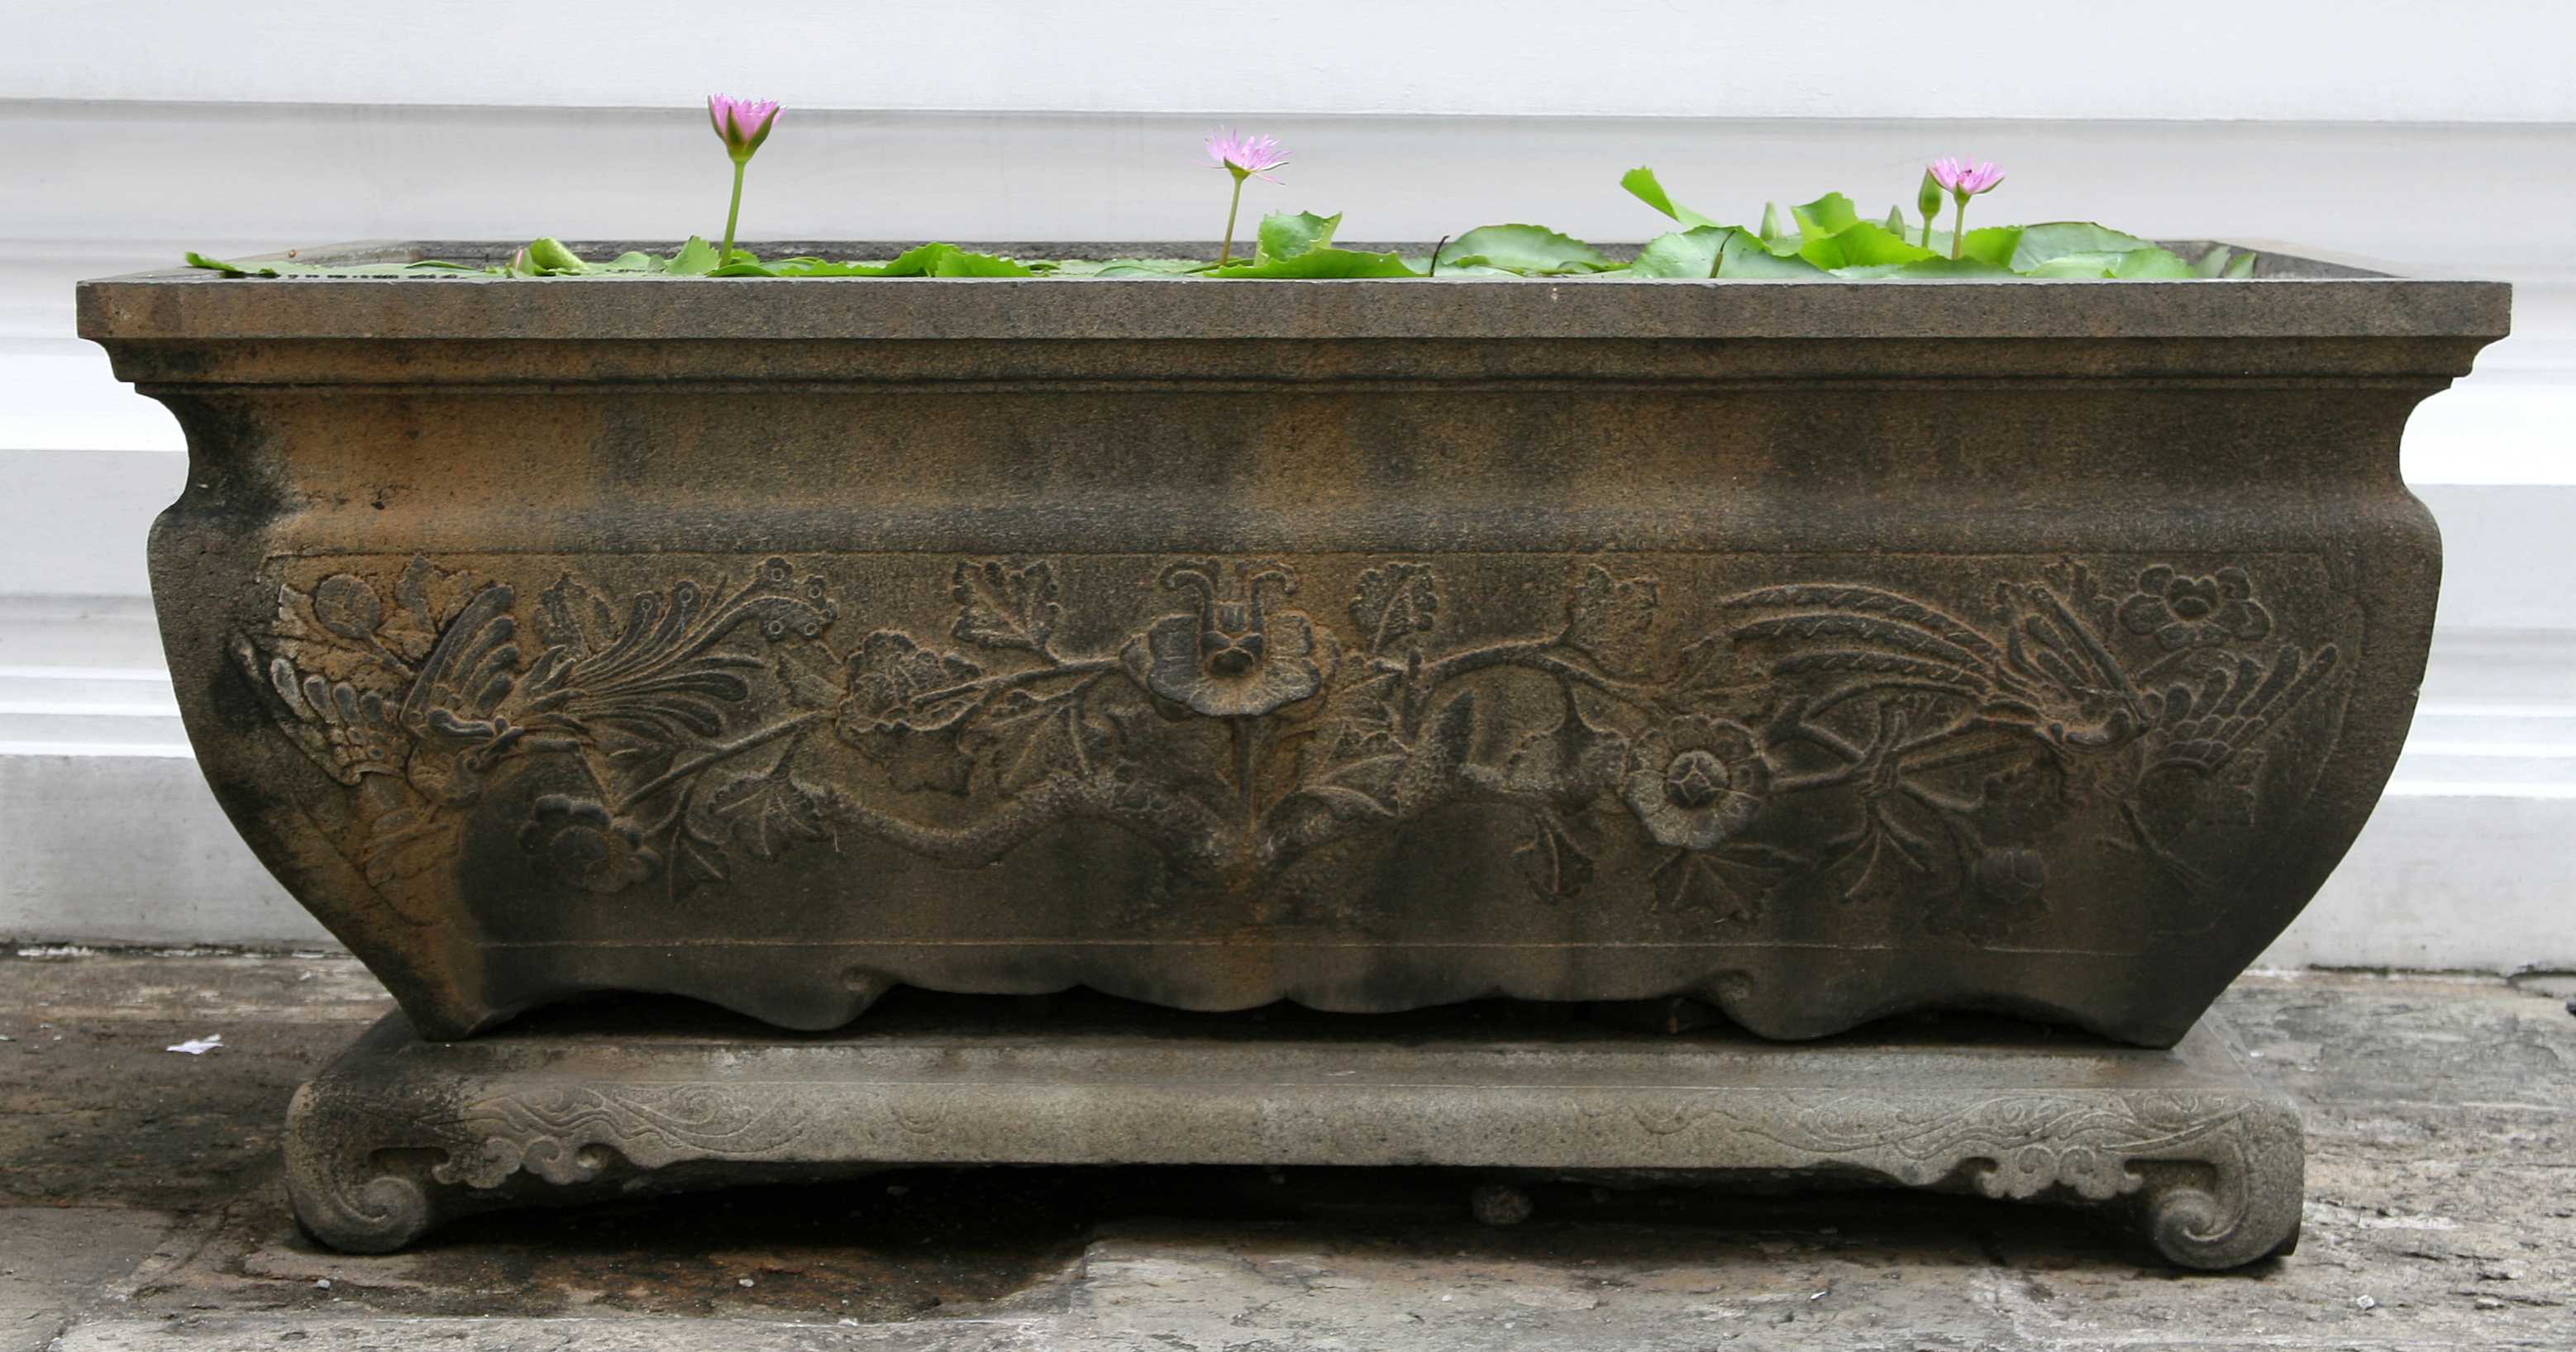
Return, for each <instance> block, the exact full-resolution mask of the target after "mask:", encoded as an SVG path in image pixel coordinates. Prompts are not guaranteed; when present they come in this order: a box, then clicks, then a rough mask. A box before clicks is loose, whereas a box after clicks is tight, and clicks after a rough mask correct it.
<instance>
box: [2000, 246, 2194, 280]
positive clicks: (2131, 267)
mask: <svg viewBox="0 0 2576 1352" xmlns="http://www.w3.org/2000/svg"><path fill="white" fill-rule="evenodd" d="M2022 275H2023V276H2025V277H2060V278H2064V277H2075V278H2119V279H2124V280H2179V279H2184V278H2189V277H2191V276H2194V275H2195V274H2194V273H2193V272H2192V270H2191V265H2190V264H2189V263H2185V262H2184V261H2182V260H2181V259H2180V258H2177V257H2175V256H2174V255H2173V254H2171V253H2168V252H2166V251H2165V250H2163V249H2159V248H2157V247H2156V246H2154V245H2152V244H2150V245H2148V246H2147V247H2145V248H2143V249H2120V250H2116V251H2114V250H2110V249H2088V250H2085V251H2084V252H2082V253H2070V254H2061V255H2059V256H2058V257H2055V258H2052V259H2050V260H2048V261H2047V262H2045V263H2042V264H2040V265H2039V266H2037V267H2034V268H2030V269H2027V270H2025V271H2024V272H2023V273H2022Z"/></svg>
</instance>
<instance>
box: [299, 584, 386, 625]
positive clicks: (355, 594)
mask: <svg viewBox="0 0 2576 1352" xmlns="http://www.w3.org/2000/svg"><path fill="white" fill-rule="evenodd" d="M313 618H314V619H316V620H319V621H321V623H322V627H323V628H325V629H328V630H330V631H331V632H332V633H335V634H338V635H339V636H340V637H342V638H345V639H354V640H357V641H359V642H364V641H366V640H367V639H370V638H373V637H375V634H376V626H377V625H380V624H382V623H384V621H385V603H384V602H383V601H382V600H381V599H379V598H378V597H377V595H376V589H375V588H373V587H370V586H368V585H367V582H366V579H364V578H360V577H352V576H351V575H349V574H347V573H334V574H332V575H331V576H329V577H326V578H324V579H322V581H321V583H320V584H319V585H317V586H315V587H314V588H313Z"/></svg>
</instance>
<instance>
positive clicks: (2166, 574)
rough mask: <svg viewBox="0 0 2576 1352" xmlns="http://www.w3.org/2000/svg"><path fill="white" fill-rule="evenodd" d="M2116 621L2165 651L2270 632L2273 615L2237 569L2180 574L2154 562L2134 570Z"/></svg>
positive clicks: (2252, 586)
mask: <svg viewBox="0 0 2576 1352" xmlns="http://www.w3.org/2000/svg"><path fill="white" fill-rule="evenodd" d="M2120 623H2121V624H2123V625H2126V626H2127V627H2128V630H2129V632H2130V633H2132V634H2153V635H2155V639H2156V642H2157V643H2158V644H2160V645H2162V646H2163V648H2164V650H2165V651H2166V652H2179V651H2181V650H2182V649H2185V648H2215V647H2217V646H2219V645H2220V644H2223V643H2226V642H2228V641H2229V640H2231V639H2241V640H2253V639H2258V638H2261V637H2263V636H2264V635H2265V634H2268V633H2270V632H2272V614H2271V612H2270V611H2267V610H2265V609H2264V608H2263V606H2262V603H2261V602H2258V601H2256V600H2255V599H2254V583H2253V581H2252V579H2250V578H2248V577H2246V576H2245V570H2244V569H2242V568H2221V569H2219V570H2218V572H2217V573H2216V574H2215V575H2214V576H2210V577H2185V576H2183V575H2181V574H2179V573H2176V572H2175V571H2174V570H2173V569H2171V568H2169V567H2166V566H2165V565H2163V564H2157V565H2156V566H2155V567H2153V568H2149V569H2148V570H2146V571H2145V572H2143V573H2140V574H2138V590H2137V592H2136V593H2135V594H2133V595H2131V596H2130V597H2129V599H2128V600H2126V601H2123V602H2121V603H2120Z"/></svg>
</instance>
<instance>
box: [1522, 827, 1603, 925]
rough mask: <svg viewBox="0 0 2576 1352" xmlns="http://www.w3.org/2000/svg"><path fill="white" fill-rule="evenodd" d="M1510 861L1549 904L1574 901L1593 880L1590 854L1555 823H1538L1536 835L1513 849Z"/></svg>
mask: <svg viewBox="0 0 2576 1352" xmlns="http://www.w3.org/2000/svg"><path fill="white" fill-rule="evenodd" d="M1512 862H1513V863H1516V864H1518V865H1520V868H1521V876H1522V877H1524V878H1527V879H1528V880H1529V885H1530V886H1531V887H1532V888H1534V889H1536V890H1537V892H1538V897H1539V900H1541V901H1544V902H1547V903H1549V904H1551V905H1553V904H1555V903H1557V902H1562V901H1572V900H1574V899H1575V898H1576V897H1577V896H1579V895H1581V894H1582V892H1583V889H1584V888H1585V887H1586V886H1587V885H1589V884H1590V883H1591V881H1592V856H1590V855H1588V854H1585V853H1584V852H1583V851H1582V849H1581V848H1580V847H1578V846H1577V845H1576V844H1575V843H1574V839H1573V837H1571V836H1568V835H1567V834H1566V833H1565V832H1564V830H1562V829H1561V828H1559V827H1558V826H1557V825H1556V823H1554V822H1546V821H1543V822H1541V823H1540V824H1539V829H1538V834H1537V835H1535V836H1532V837H1530V841H1529V843H1528V844H1526V845H1523V846H1521V847H1520V848H1519V849H1517V850H1514V851H1512Z"/></svg>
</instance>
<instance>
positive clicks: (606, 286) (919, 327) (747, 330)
mask: <svg viewBox="0 0 2576 1352" xmlns="http://www.w3.org/2000/svg"><path fill="white" fill-rule="evenodd" d="M911 243H912V242H911V241H874V242H850V241H838V242H835V241H823V242H806V241H797V242H784V243H755V244H752V245H750V246H749V247H752V248H753V249H755V251H757V252H760V253H761V254H762V255H763V256H786V255H787V254H789V253H790V252H791V251H794V252H806V253H820V254H825V255H827V256H834V257H841V258H850V259H867V258H871V257H891V256H893V254H895V253H898V252H900V251H901V250H902V249H904V248H906V247H909V246H910V244H911ZM2167 243H2168V247H2172V248H2174V249H2175V251H2176V252H2178V253H2183V254H2184V255H2185V256H2186V257H2188V256H2192V255H2193V254H2194V253H2196V252H2205V251H2206V250H2207V249H2208V248H2209V247H2212V246H2213V245H2215V244H2222V243H2223V244H2226V245H2228V246H2229V247H2231V248H2239V249H2246V250H2250V251H2252V252H2254V253H2255V254H2257V255H2258V256H2259V257H2261V258H2262V259H2263V260H2264V262H2263V264H2262V265H2261V266H2262V267H2263V268H2264V269H2265V275H2259V276H2256V277H2253V278H2246V279H2193V280H2190V281H2187V282H2186V281H2106V280H2090V279H2057V278H2015V279H2011V280H2001V281H1983V280H1943V281H1899V280H1892V279H1876V280H1868V281H1806V280H1767V279H1722V280H1721V279H1713V278H1712V279H1688V278H1631V277H1627V276H1624V275H1621V274H1606V275H1601V276H1593V277H1548V278H1508V279H1493V278H1464V277H1462V278H1428V279H1314V280H1294V281H1284V280H1283V281H1252V280H1240V279H1234V280H1228V281H1226V282H1224V283H1222V284H1221V285H1214V286H1210V285H1202V284H1201V283H1202V282H1203V281H1204V279H1198V278H1169V277H1133V278H1127V277H1121V278H1079V279H1067V278H1045V277H1041V278H1034V279H1031V278H1003V277H992V278H900V277H865V278H803V279H796V280H794V281H793V282H792V283H782V282H780V281H779V280H777V279H771V278H759V277H747V278H702V279H688V281H689V284H688V285H686V286H684V287H680V288H679V289H673V286H674V282H675V281H676V280H678V279H669V278H658V277H632V276H607V277H562V278H471V277H441V278H435V279H421V278H374V277H363V278H292V279H232V278H224V277H221V276H218V275H217V274H215V273H213V272H210V271H207V270H204V269H197V268H174V269H166V270H160V271H153V272H141V273H132V274H128V275H125V276H121V277H111V278H103V279H99V280H94V281H85V282H82V283H81V284H80V287H79V315H80V324H79V331H80V334H81V336H82V337H84V338H91V339H99V340H126V341H135V340H152V339H206V338H227V339H253V340H256V339H295V338H334V339H353V338H354V339H366V338H401V339H406V340H423V339H429V340H435V339H442V338H456V339H473V340H492V339H536V340H574V341H579V340H585V339H679V340H686V339H740V340H759V339H798V340H810V339H817V338H821V339H1058V340H1067V339H1070V340H1083V339H1089V340H1104V339H1106V340H1136V339H1262V338H1271V339H1299V338H1304V339H1324V338H1336V339H1348V338H1441V339H1459V338H1469V339H1477V338H1481V339H1750V338H1768V339H1836V338H1855V339H1863V338H1866V339H1886V338H1948V339H2032V338H2097V339H2098V338H2103V337H2119V338H2240V339H2260V338H2433V337H2443V338H2478V339H2486V340H2492V339H2495V338H2501V337H2503V336H2505V335H2506V333H2507V332H2508V331H2509V330H2510V312H2511V297H2512V287H2511V286H2510V285H2509V284H2507V283H2504V282H2498V281H2488V280H2482V279H2478V278H2474V277H2468V276H2462V275H2454V274H2449V273H2444V272H2434V271H2428V270H2422V269H2414V268H2410V267H2407V266H2406V265H2400V264H2390V263H2385V262H2380V261H2378V260H2373V259H2365V258H2359V257H2355V256H2350V255H2343V254H2338V253H2334V252H2331V251H2325V250H2319V249H2315V248H2311V247H2307V246H2303V245H2295V244H2284V243H2281V242H2279V241H2273V240H2264V239H2227V240H2214V241H2213V240H2181V241H2168V242H2167ZM517 247H518V246H517V245H516V244H510V243H501V242H492V241H437V240H413V241H402V240H361V241H352V242H348V243H341V244H331V245H325V246H321V247H319V248H311V249H298V250H295V251H294V252H293V259H294V261H298V262H308V263H324V264H354V263H371V262H405V261H417V260H420V259H425V258H452V259H459V260H461V261H474V260H477V259H486V260H498V259H505V258H507V257H508V256H509V255H510V253H511V252H512V251H514V250H515V249H516V248H517ZM572 247H573V248H574V249H575V250H576V252H579V253H582V254H584V255H585V256H602V255H606V254H607V253H608V252H609V251H611V250H615V251H618V252H623V251H625V250H626V249H628V248H632V247H661V248H668V247H671V246H670V245H669V244H668V243H659V244H655V243H650V242H647V243H642V244H639V243H636V242H632V241H601V242H594V241H573V242H572ZM960 247H963V248H968V249H972V250H975V251H979V252H995V253H1003V254H1006V255H1011V256H1017V257H1028V258H1046V257H1080V256H1086V255H1089V256H1102V257H1122V256H1129V257H1132V256H1162V257H1172V256H1187V253H1186V252H1184V251H1187V252H1198V251H1202V249H1203V246H1202V245H1200V244H1197V243H1186V242H1164V243H1151V242H1148V243H1137V242H1094V243H1080V242H1077V243H1038V244H1025V243H1020V244H1012V243H1004V244H992V243H967V244H963V245H961V246H960ZM1350 247H1353V248H1364V249H1370V250H1378V251H1386V250H1398V249H1403V250H1408V251H1427V249H1428V248H1429V246H1428V245H1427V244H1417V245H1389V244H1353V245H1351V246H1350ZM1631 247H1633V246H1631ZM1153 250H1159V251H1161V252H1160V253H1159V254H1152V253H1148V252H1146V251H1153ZM1606 251H1607V252H1611V253H1613V254H1614V256H1615V254H1616V253H1618V252H1622V251H1623V250H1620V249H1619V248H1618V247H1617V246H1612V247H1611V248H1610V249H1609V250H1606ZM1204 252H1208V253H1213V252H1214V250H1213V249H1212V248H1205V249H1204ZM288 257H289V256H288V255H287V254H283V253H280V254H269V255H261V256H258V257H257V258H243V259H238V260H235V261H240V262H254V261H256V262H272V261H286V260H287V259H288Z"/></svg>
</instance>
